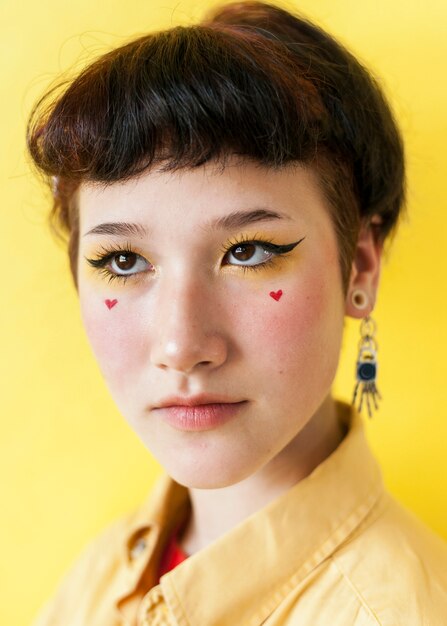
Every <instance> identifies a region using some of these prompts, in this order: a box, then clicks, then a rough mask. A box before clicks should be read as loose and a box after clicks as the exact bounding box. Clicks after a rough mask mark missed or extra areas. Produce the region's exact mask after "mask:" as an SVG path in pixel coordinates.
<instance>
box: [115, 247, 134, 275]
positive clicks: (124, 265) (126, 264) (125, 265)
mask: <svg viewBox="0 0 447 626" xmlns="http://www.w3.org/2000/svg"><path fill="white" fill-rule="evenodd" d="M114 261H115V265H116V267H117V268H118V269H120V270H121V271H123V272H125V271H128V270H131V269H132V268H133V266H134V265H135V263H136V262H137V255H136V254H135V253H134V252H126V253H125V254H117V255H116V256H115V257H114Z"/></svg>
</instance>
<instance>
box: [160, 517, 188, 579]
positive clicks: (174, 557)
mask: <svg viewBox="0 0 447 626" xmlns="http://www.w3.org/2000/svg"><path fill="white" fill-rule="evenodd" d="M179 530H180V527H177V528H176V529H175V531H174V533H173V534H172V536H171V539H170V540H169V542H168V544H167V545H166V548H165V551H164V552H163V555H162V557H161V560H160V565H159V569H158V577H159V579H160V578H161V577H162V576H163V574H166V573H167V572H169V571H170V570H171V569H174V567H176V566H177V565H178V564H179V563H181V562H182V561H184V560H185V559H187V558H188V556H189V555H188V554H186V552H183V550H182V548H181V547H180V545H179V543H178V542H177V536H178V533H179Z"/></svg>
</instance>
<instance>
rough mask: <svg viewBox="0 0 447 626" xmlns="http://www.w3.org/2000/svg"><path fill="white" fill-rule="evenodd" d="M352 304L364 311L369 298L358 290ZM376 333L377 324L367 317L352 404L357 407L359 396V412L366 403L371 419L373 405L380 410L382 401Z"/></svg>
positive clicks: (362, 324) (363, 329) (364, 320)
mask: <svg viewBox="0 0 447 626" xmlns="http://www.w3.org/2000/svg"><path fill="white" fill-rule="evenodd" d="M352 302H353V304H354V306H356V307H357V308H359V309H363V308H365V307H366V305H367V297H366V295H365V293H364V292H363V291H359V290H357V291H354V293H353V294H352ZM375 332H376V323H375V322H374V320H373V319H372V318H371V317H370V316H369V315H367V316H366V317H364V318H363V319H362V323H361V324H360V341H359V353H358V357H357V364H356V379H357V382H356V385H355V389H354V394H353V397H352V404H353V405H354V406H355V402H356V400H357V396H359V397H358V405H357V407H356V408H357V410H358V411H359V412H361V410H362V407H363V402H364V401H365V404H366V408H367V411H368V415H369V417H370V418H371V417H372V408H373V407H372V404H374V408H375V410H376V411H377V409H378V408H379V406H378V400H381V399H382V396H381V395H380V393H379V390H378V389H377V386H376V378H377V342H376V340H375V338H374V335H375ZM359 392H360V393H359Z"/></svg>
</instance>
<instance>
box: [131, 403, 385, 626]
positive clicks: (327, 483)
mask: <svg viewBox="0 0 447 626" xmlns="http://www.w3.org/2000/svg"><path fill="white" fill-rule="evenodd" d="M336 406H337V414H338V416H339V419H340V420H341V421H342V422H343V423H344V424H346V426H347V427H348V432H347V434H346V436H345V438H344V439H343V441H342V442H341V443H340V445H339V446H338V447H337V448H336V450H334V451H333V452H332V454H330V455H329V456H328V457H327V458H326V459H325V460H324V461H323V462H322V463H320V464H319V465H318V466H317V467H316V468H315V469H314V470H313V471H312V472H311V473H310V474H309V475H308V476H307V477H306V478H304V479H303V480H301V481H300V482H298V483H297V484H296V485H294V486H293V487H292V488H291V489H289V490H288V491H287V492H285V493H284V494H282V495H281V496H279V497H278V498H276V499H275V500H273V501H272V502H270V503H269V504H268V505H267V506H265V507H264V508H262V509H260V510H258V511H257V512H255V513H254V514H253V515H251V516H250V517H248V518H246V519H245V520H244V521H243V522H241V523H240V524H239V525H237V526H236V527H234V528H233V529H231V530H230V531H229V532H227V533H226V534H225V535H223V536H222V537H220V538H219V539H217V540H216V541H215V542H213V543H212V544H210V545H209V546H207V547H206V548H204V549H203V550H201V551H199V552H197V553H196V554H194V555H192V556H190V557H189V558H188V559H187V560H186V561H184V562H183V563H181V564H180V565H178V566H177V567H176V568H175V569H173V570H172V571H170V572H168V573H167V574H165V575H164V576H163V577H162V579H161V581H160V582H161V588H162V591H163V594H164V596H165V598H166V601H167V602H168V604H169V605H170V606H171V609H172V610H173V612H174V614H176V615H179V613H183V614H184V616H185V617H186V623H191V624H240V625H241V626H243V625H244V624H248V623H250V624H252V623H257V622H258V621H259V623H261V622H262V621H263V620H264V619H266V617H267V616H268V615H269V614H270V613H271V612H272V611H273V610H274V608H275V607H276V606H277V605H278V604H279V602H280V601H281V599H282V598H283V597H284V596H285V595H286V594H287V593H288V592H289V591H290V589H291V587H293V586H296V585H298V584H299V582H300V581H301V580H302V579H304V577H305V576H306V575H307V574H309V572H311V571H312V569H314V568H315V567H317V566H318V565H319V563H321V562H322V561H323V560H324V559H325V558H327V557H328V556H329V555H330V554H332V553H333V552H334V551H335V550H336V549H337V547H338V546H339V545H340V544H341V543H342V542H343V541H345V540H346V538H347V537H348V536H349V535H350V534H351V533H352V532H353V531H354V529H355V528H356V527H357V526H358V525H359V524H360V522H361V521H362V520H363V519H364V517H365V516H366V515H367V514H368V512H369V511H370V510H371V508H372V507H373V506H374V504H375V503H376V501H377V500H378V499H379V497H380V496H381V494H382V492H383V490H384V486H383V479H382V474H381V471H380V468H379V465H378V463H377V461H376V459H375V457H374V456H373V454H372V452H371V450H370V448H369V445H368V442H367V439H366V435H365V430H364V425H363V421H362V418H361V416H360V415H359V413H358V412H357V411H356V410H355V409H354V408H353V407H352V406H350V405H348V404H345V403H343V402H341V401H336ZM188 505H190V502H189V497H188V490H187V488H186V487H184V486H182V485H179V484H178V483H176V482H175V481H174V480H172V479H171V478H170V477H169V476H167V475H166V474H165V475H163V476H162V477H161V479H160V481H159V482H158V483H157V485H156V488H155V489H154V491H153V493H152V495H151V498H150V499H149V501H148V502H147V503H146V505H145V506H143V507H142V508H141V509H140V511H139V512H138V514H137V516H136V517H135V519H134V522H133V524H132V525H131V530H130V535H128V538H129V539H128V543H127V546H126V549H127V550H128V549H129V546H131V545H132V542H133V541H134V540H135V537H138V535H139V533H141V532H145V531H147V530H150V531H151V533H150V535H152V541H153V546H154V547H155V544H158V543H160V538H161V535H160V533H161V529H163V534H164V535H165V533H168V532H169V530H167V529H168V528H172V526H173V525H174V524H175V523H178V519H179V515H180V514H185V511H186V510H187V507H188ZM161 543H163V542H161ZM151 554H153V548H151V549H150V550H149V553H148V554H147V558H145V559H143V560H142V563H141V565H140V567H139V568H137V569H136V570H134V575H133V576H131V577H130V579H129V583H131V584H136V583H137V579H138V575H139V572H140V569H141V570H142V569H143V568H144V567H146V565H147V563H148V560H149V559H150V556H151ZM204 598H205V599H206V601H204ZM260 598H263V602H262V603H260V601H259V599H260ZM179 599H180V602H181V604H179Z"/></svg>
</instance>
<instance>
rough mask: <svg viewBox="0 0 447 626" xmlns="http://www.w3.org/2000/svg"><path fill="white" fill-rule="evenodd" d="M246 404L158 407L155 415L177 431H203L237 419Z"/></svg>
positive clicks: (220, 403)
mask: <svg viewBox="0 0 447 626" xmlns="http://www.w3.org/2000/svg"><path fill="white" fill-rule="evenodd" d="M190 400H191V399H190ZM183 401H184V398H183ZM246 404H247V402H246V401H242V402H213V403H208V404H193V405H190V406H188V405H178V404H177V405H170V406H165V407H158V408H156V409H154V414H155V415H157V417H159V418H160V419H162V420H163V421H164V422H166V423H167V424H169V425H170V426H172V427H173V428H175V429H176V430H183V431H201V430H210V429H213V428H217V427H220V426H222V425H223V424H225V423H226V422H228V421H230V420H231V419H232V418H234V417H236V416H237V415H238V414H239V413H240V412H241V410H242V409H243V407H244V406H245V405H246Z"/></svg>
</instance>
